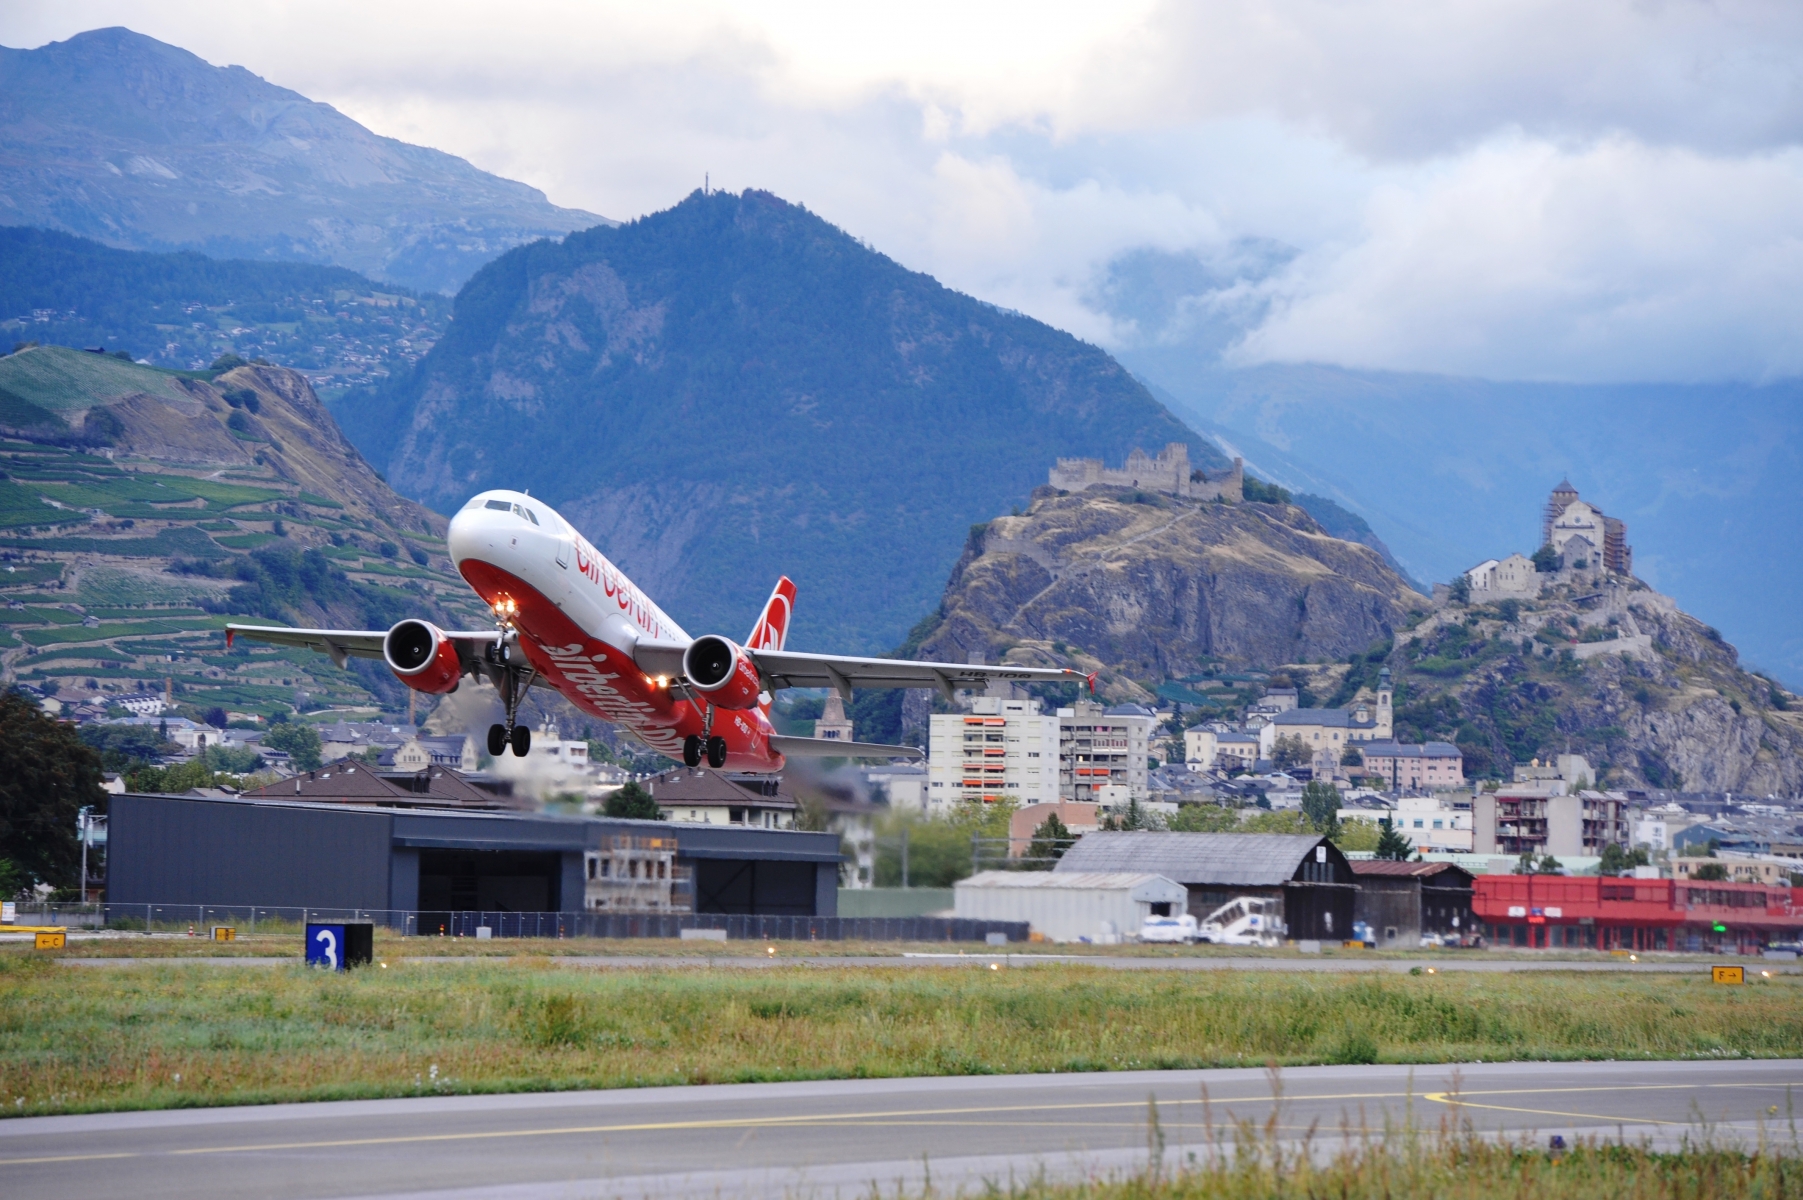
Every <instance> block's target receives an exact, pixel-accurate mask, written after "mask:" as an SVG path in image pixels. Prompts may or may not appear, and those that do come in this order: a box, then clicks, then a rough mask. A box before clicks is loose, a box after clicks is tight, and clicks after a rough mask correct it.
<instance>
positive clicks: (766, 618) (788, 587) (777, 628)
mask: <svg viewBox="0 0 1803 1200" xmlns="http://www.w3.org/2000/svg"><path fill="white" fill-rule="evenodd" d="M794 611H795V583H794V581H793V580H791V579H790V578H789V577H788V576H787V575H785V576H783V577H782V578H781V579H779V580H777V581H776V587H775V589H774V590H772V591H771V593H770V599H769V600H768V601H767V602H766V603H765V604H764V611H763V613H762V614H761V615H760V616H759V617H758V623H757V624H756V625H754V626H752V628H751V636H750V637H748V638H746V639H745V646H746V648H747V649H749V650H781V649H782V648H783V643H784V642H786V641H788V639H789V617H790V616H791V615H792V614H793V613H794Z"/></svg>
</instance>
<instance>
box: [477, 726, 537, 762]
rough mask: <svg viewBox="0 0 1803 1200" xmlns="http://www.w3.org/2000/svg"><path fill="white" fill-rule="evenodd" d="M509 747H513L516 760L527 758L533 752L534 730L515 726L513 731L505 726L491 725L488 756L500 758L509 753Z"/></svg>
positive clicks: (489, 728)
mask: <svg viewBox="0 0 1803 1200" xmlns="http://www.w3.org/2000/svg"><path fill="white" fill-rule="evenodd" d="M509 746H511V747H513V753H514V756H515V757H516V758H525V757H526V755H528V754H529V753H531V752H532V730H530V729H528V728H527V727H526V726H524V725H515V726H514V727H513V728H512V729H509V728H508V727H507V726H505V725H490V726H489V727H488V756H489V757H490V758H499V757H501V755H503V754H505V753H507V748H508V747H509Z"/></svg>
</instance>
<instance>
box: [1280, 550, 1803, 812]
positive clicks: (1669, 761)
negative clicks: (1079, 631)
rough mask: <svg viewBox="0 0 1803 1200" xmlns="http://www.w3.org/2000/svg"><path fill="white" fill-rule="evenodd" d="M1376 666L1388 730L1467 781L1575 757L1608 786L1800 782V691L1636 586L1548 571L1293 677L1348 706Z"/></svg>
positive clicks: (1753, 786)
mask: <svg viewBox="0 0 1803 1200" xmlns="http://www.w3.org/2000/svg"><path fill="white" fill-rule="evenodd" d="M1477 595H1478V594H1474V597H1473V599H1474V601H1475V600H1476V599H1477ZM1383 666H1388V667H1390V669H1391V671H1392V673H1393V677H1394V681H1395V686H1396V694H1395V702H1396V732H1397V735H1398V737H1399V738H1402V739H1404V740H1407V741H1423V740H1427V739H1438V740H1442V741H1449V742H1456V743H1457V744H1458V746H1459V748H1460V749H1461V750H1462V751H1463V752H1464V756H1465V771H1466V773H1467V774H1468V775H1472V776H1480V777H1489V778H1504V779H1506V778H1508V777H1509V774H1510V764H1512V763H1517V762H1527V761H1528V760H1530V759H1532V758H1540V759H1542V760H1548V759H1550V758H1551V756H1553V755H1556V754H1565V753H1580V754H1583V755H1584V756H1585V757H1587V758H1588V759H1589V760H1590V762H1591V764H1592V765H1593V766H1595V767H1596V768H1597V771H1598V775H1599V777H1601V779H1602V780H1603V781H1605V782H1607V783H1608V784H1609V786H1612V787H1621V786H1626V787H1652V788H1670V789H1673V790H1689V791H1710V792H1723V791H1729V792H1736V793H1743V794H1748V795H1749V797H1751V796H1763V795H1778V796H1793V795H1796V794H1797V793H1798V792H1799V791H1803V710H1800V706H1799V705H1798V702H1797V699H1796V697H1795V696H1792V695H1789V694H1788V693H1787V692H1786V691H1785V690H1784V689H1783V688H1781V687H1779V686H1778V685H1777V684H1775V683H1773V682H1772V681H1771V680H1770V679H1768V678H1765V677H1763V676H1760V675H1756V674H1753V673H1750V672H1748V671H1747V670H1746V669H1744V668H1743V667H1742V666H1741V665H1740V662H1739V656H1738V654H1737V653H1736V651H1735V649H1734V647H1733V646H1731V645H1729V644H1728V643H1727V642H1726V641H1725V640H1724V639H1723V638H1722V635H1721V634H1720V633H1719V632H1718V631H1717V630H1715V629H1713V628H1711V627H1709V626H1707V625H1705V624H1703V622H1701V621H1699V620H1697V619H1696V618H1695V617H1692V616H1690V615H1688V614H1686V613H1684V612H1683V611H1682V610H1681V609H1679V607H1678V605H1677V604H1676V602H1674V601H1673V600H1672V599H1671V598H1670V597H1668V596H1663V595H1661V594H1659V593H1658V592H1656V591H1654V590H1653V589H1652V588H1650V587H1648V586H1647V585H1646V584H1645V583H1644V582H1642V581H1640V580H1637V579H1620V578H1609V579H1603V580H1599V579H1597V578H1596V577H1595V576H1594V575H1593V574H1591V573H1586V572H1582V571H1578V572H1559V573H1556V574H1555V575H1552V576H1549V577H1547V579H1546V583H1545V587H1544V590H1543V592H1542V594H1541V595H1539V596H1536V597H1532V598H1525V597H1524V598H1519V599H1508V600H1503V601H1501V602H1500V603H1480V602H1474V603H1470V604H1466V603H1461V602H1459V601H1457V600H1448V601H1446V602H1445V603H1444V604H1443V606H1442V607H1440V608H1439V609H1437V610H1436V611H1435V612H1434V613H1432V614H1431V615H1429V616H1428V617H1427V618H1426V619H1425V620H1420V621H1412V622H1410V624H1409V626H1408V627H1407V628H1406V629H1405V630H1403V631H1402V632H1400V633H1399V634H1398V636H1397V637H1396V638H1395V640H1394V643H1392V642H1390V641H1384V642H1382V643H1379V644H1377V645H1375V646H1373V647H1372V648H1371V649H1370V650H1369V651H1368V652H1367V653H1365V654H1362V655H1351V656H1349V658H1348V661H1347V662H1346V663H1345V664H1339V665H1334V666H1326V667H1322V666H1314V667H1310V666H1307V665H1298V666H1296V667H1292V668H1290V671H1291V674H1292V675H1293V676H1295V677H1296V678H1298V679H1302V680H1308V681H1309V684H1308V686H1310V687H1312V688H1313V689H1314V690H1315V691H1316V692H1317V693H1318V694H1321V695H1326V696H1329V700H1330V702H1332V703H1345V702H1347V701H1349V700H1351V699H1352V698H1353V697H1354V696H1358V695H1365V696H1369V695H1370V694H1371V688H1372V687H1373V686H1374V685H1375V684H1376V682H1377V672H1378V670H1379V668H1380V667H1383ZM1330 693H1331V695H1330Z"/></svg>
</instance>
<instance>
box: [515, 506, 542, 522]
mask: <svg viewBox="0 0 1803 1200" xmlns="http://www.w3.org/2000/svg"><path fill="white" fill-rule="evenodd" d="M513 511H514V512H516V513H518V514H519V515H520V516H522V517H525V518H526V519H527V520H528V521H531V522H532V523H533V524H534V525H536V524H538V516H537V515H536V514H535V513H534V512H533V511H532V510H531V509H529V508H527V507H526V506H525V505H524V504H516V505H514V506H513Z"/></svg>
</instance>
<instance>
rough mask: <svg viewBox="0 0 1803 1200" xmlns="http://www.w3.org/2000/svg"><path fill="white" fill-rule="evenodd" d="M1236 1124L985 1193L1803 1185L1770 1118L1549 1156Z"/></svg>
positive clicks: (1700, 1199)
mask: <svg viewBox="0 0 1803 1200" xmlns="http://www.w3.org/2000/svg"><path fill="white" fill-rule="evenodd" d="M1261 1132H1262V1131H1261V1130H1259V1129H1256V1128H1254V1129H1247V1130H1241V1131H1236V1134H1240V1135H1243V1136H1235V1137H1233V1138H1231V1139H1223V1142H1222V1144H1221V1145H1220V1146H1219V1147H1218V1148H1216V1150H1215V1151H1214V1152H1212V1153H1210V1154H1208V1155H1207V1156H1206V1157H1202V1158H1201V1160H1200V1161H1198V1162H1193V1163H1192V1162H1187V1161H1185V1162H1181V1163H1174V1164H1170V1165H1168V1166H1163V1165H1161V1167H1160V1168H1159V1169H1155V1170H1147V1171H1145V1172H1142V1173H1139V1174H1136V1175H1133V1176H1131V1177H1130V1178H1126V1179H1118V1180H1109V1181H1105V1182H1103V1181H1099V1182H1091V1183H1083V1184H1074V1185H1056V1184H1047V1183H1044V1182H1034V1181H1031V1180H1029V1181H1027V1182H1025V1183H1021V1184H1015V1185H1013V1186H1010V1187H1007V1188H1000V1187H998V1188H996V1189H994V1190H992V1191H990V1192H987V1193H985V1194H986V1195H988V1196H990V1197H992V1198H999V1197H1003V1196H1006V1197H1008V1198H1009V1200H1272V1198H1273V1197H1288V1196H1294V1197H1298V1198H1303V1197H1306V1198H1308V1200H1314V1198H1316V1197H1321V1198H1326V1197H1334V1198H1336V1200H1643V1198H1645V1197H1661V1198H1662V1200H1778V1198H1779V1197H1785V1196H1796V1195H1798V1194H1799V1193H1800V1192H1803V1157H1800V1156H1799V1154H1798V1149H1799V1146H1798V1140H1797V1138H1796V1130H1795V1127H1794V1125H1792V1124H1789V1123H1784V1124H1775V1125H1774V1128H1773V1129H1772V1131H1771V1132H1772V1133H1773V1135H1775V1136H1774V1137H1773V1138H1772V1139H1771V1141H1770V1142H1769V1143H1768V1147H1767V1148H1766V1149H1762V1150H1761V1151H1760V1152H1758V1153H1754V1154H1748V1153H1745V1152H1742V1151H1738V1150H1721V1149H1715V1148H1711V1147H1708V1146H1706V1145H1704V1146H1699V1147H1698V1148H1696V1149H1692V1150H1686V1151H1683V1152H1681V1153H1666V1154H1661V1153H1655V1152H1653V1151H1650V1150H1647V1149H1645V1148H1641V1147H1636V1146H1619V1145H1593V1144H1581V1145H1578V1146H1576V1147H1574V1148H1573V1149H1571V1150H1570V1151H1569V1152H1567V1153H1564V1154H1560V1155H1558V1156H1554V1155H1552V1154H1551V1153H1549V1152H1547V1151H1545V1150H1542V1149H1540V1148H1538V1147H1533V1146H1529V1145H1526V1144H1520V1143H1515V1144H1500V1145H1499V1144H1497V1143H1494V1142H1490V1141H1486V1140H1483V1139H1480V1138H1475V1137H1470V1136H1466V1135H1462V1134H1460V1133H1458V1132H1456V1131H1444V1132H1434V1133H1427V1134H1420V1133H1416V1134H1414V1135H1413V1136H1411V1135H1409V1134H1408V1133H1406V1132H1403V1133H1399V1134H1394V1135H1392V1136H1390V1137H1388V1138H1382V1139H1374V1140H1373V1142H1372V1143H1371V1144H1368V1145H1365V1144H1361V1145H1359V1146H1357V1147H1356V1148H1353V1149H1348V1150H1346V1151H1344V1152H1342V1153H1339V1154H1336V1155H1333V1156H1331V1157H1327V1158H1321V1157H1316V1158H1314V1159H1311V1158H1309V1157H1305V1156H1303V1155H1301V1154H1299V1153H1297V1152H1295V1151H1294V1150H1286V1149H1283V1148H1279V1147H1278V1146H1276V1145H1275V1144H1274V1143H1272V1142H1270V1141H1269V1140H1264V1139H1261V1137H1260V1134H1261Z"/></svg>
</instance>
